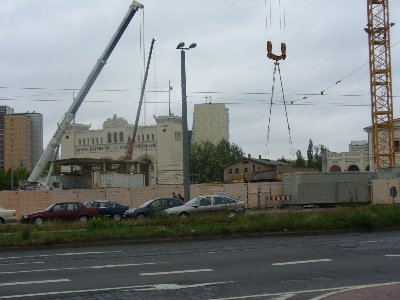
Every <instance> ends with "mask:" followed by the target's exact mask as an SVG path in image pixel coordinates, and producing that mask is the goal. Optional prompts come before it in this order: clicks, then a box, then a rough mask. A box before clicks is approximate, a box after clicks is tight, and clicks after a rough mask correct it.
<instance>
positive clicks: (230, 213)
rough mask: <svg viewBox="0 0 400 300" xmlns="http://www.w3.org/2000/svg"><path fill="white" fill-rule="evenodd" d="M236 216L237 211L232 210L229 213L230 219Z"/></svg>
mask: <svg viewBox="0 0 400 300" xmlns="http://www.w3.org/2000/svg"><path fill="white" fill-rule="evenodd" d="M235 216H236V211H235V210H230V211H229V213H228V217H229V218H234V217H235Z"/></svg>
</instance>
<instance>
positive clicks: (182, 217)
mask: <svg viewBox="0 0 400 300" xmlns="http://www.w3.org/2000/svg"><path fill="white" fill-rule="evenodd" d="M178 217H179V218H181V219H186V218H188V217H189V214H188V213H187V212H181V213H180V214H179V215H178Z"/></svg>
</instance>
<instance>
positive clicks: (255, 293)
mask: <svg viewBox="0 0 400 300" xmlns="http://www.w3.org/2000/svg"><path fill="white" fill-rule="evenodd" d="M399 270H400V234H399V232H395V231H394V232H382V233H351V234H340V235H320V236H302V237H299V236H280V237H277V236H269V237H257V238H237V239H217V240H209V241H201V240H198V241H181V242H174V243H172V242H171V243H152V244H137V245H135V244H129V245H128V244H123V245H112V246H109V245H108V246H99V245H93V246H85V247H76V248H72V247H69V248H68V247H65V248H57V249H54V248H53V249H44V250H23V251H21V250H5V251H1V252H0V299H44V298H45V299H63V298H65V299H66V298H68V299H279V300H283V299H291V300H294V299H329V300H338V299H377V298H379V299H398V295H399V294H400V288H399V286H400V285H399V284H398V283H399V282H400V271H399ZM367 288H368V289H367ZM344 290H346V291H347V290H348V291H347V292H346V293H342V291H344ZM357 293H358V294H360V293H361V296H360V297H359V295H358V294H357ZM367 295H370V298H367V297H366V296H367ZM394 295H397V297H396V298H394ZM392 296H393V298H392ZM357 297H359V298H357Z"/></svg>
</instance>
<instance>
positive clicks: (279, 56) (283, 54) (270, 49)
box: [267, 41, 286, 62]
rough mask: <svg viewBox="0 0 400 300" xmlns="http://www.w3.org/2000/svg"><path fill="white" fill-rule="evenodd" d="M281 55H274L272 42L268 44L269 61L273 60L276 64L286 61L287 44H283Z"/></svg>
mask: <svg viewBox="0 0 400 300" xmlns="http://www.w3.org/2000/svg"><path fill="white" fill-rule="evenodd" d="M281 53H282V54H281V55H276V54H273V53H272V42H271V41H268V42H267V57H268V58H269V59H273V60H275V61H276V62H278V61H279V60H285V58H286V44H285V43H281Z"/></svg>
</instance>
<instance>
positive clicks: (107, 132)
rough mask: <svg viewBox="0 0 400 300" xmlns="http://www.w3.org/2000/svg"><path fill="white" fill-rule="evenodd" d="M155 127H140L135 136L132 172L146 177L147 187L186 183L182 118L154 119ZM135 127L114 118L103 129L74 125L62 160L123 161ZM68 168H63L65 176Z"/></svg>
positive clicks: (66, 135) (63, 143)
mask: <svg viewBox="0 0 400 300" xmlns="http://www.w3.org/2000/svg"><path fill="white" fill-rule="evenodd" d="M154 120H155V122H156V125H149V126H139V127H138V129H137V134H136V137H135V144H134V150H133V155H132V161H133V162H137V164H136V163H135V164H133V168H132V169H131V172H132V173H141V174H144V175H145V185H147V186H152V185H157V184H160V185H177V184H182V183H183V177H182V170H183V159H182V157H183V154H182V151H183V144H182V118H181V117H178V116H175V115H173V114H172V115H170V116H154ZM133 129H134V125H133V124H129V123H128V121H126V120H125V119H124V118H121V117H118V116H117V115H114V116H113V117H111V118H108V119H107V120H105V121H104V122H103V128H101V129H91V125H87V124H78V123H75V122H72V123H71V124H70V126H69V127H68V129H67V130H66V132H65V133H64V136H63V138H62V140H61V155H60V159H61V160H66V159H79V158H82V159H104V160H109V159H112V160H115V161H121V160H122V159H123V157H124V155H125V152H126V149H127V143H128V139H131V138H132V134H133ZM71 170H72V169H71V168H69V167H62V171H63V172H64V173H68V172H70V171H71Z"/></svg>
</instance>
